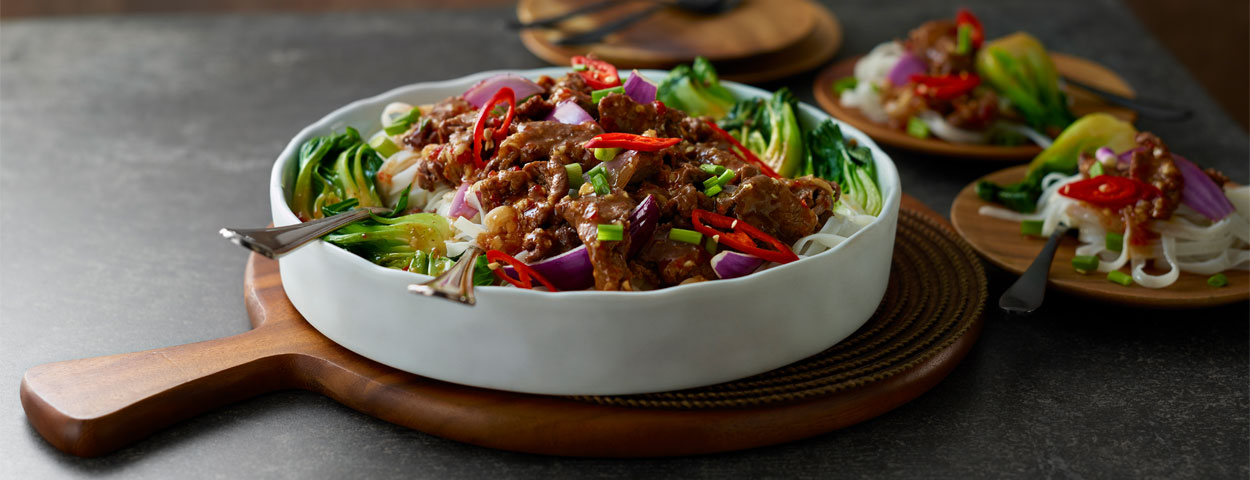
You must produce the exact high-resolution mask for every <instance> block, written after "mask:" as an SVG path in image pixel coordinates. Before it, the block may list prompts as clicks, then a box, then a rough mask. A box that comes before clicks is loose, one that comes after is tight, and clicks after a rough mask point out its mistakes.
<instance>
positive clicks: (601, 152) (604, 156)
mask: <svg viewBox="0 0 1250 480" xmlns="http://www.w3.org/2000/svg"><path fill="white" fill-rule="evenodd" d="M594 150H595V158H597V159H599V161H600V162H611V161H612V159H613V158H616V156H617V155H618V154H620V153H621V149H619V148H596V149H594Z"/></svg>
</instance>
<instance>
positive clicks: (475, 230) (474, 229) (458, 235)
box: [443, 190, 486, 257]
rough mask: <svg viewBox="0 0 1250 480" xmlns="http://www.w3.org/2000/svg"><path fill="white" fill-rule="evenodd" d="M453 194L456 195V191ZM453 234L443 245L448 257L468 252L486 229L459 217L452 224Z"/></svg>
mask: <svg viewBox="0 0 1250 480" xmlns="http://www.w3.org/2000/svg"><path fill="white" fill-rule="evenodd" d="M452 194H453V195H454V194H455V191H454V190H453V191H452ZM444 216H446V215H444ZM451 232H452V233H451V240H447V241H445V242H443V244H444V245H445V246H446V247H447V256H448V257H458V256H460V255H461V254H463V253H464V251H465V250H468V249H469V247H470V246H473V245H474V244H476V243H477V236H478V235H481V234H482V233H484V232H486V229H485V228H483V227H482V225H480V224H478V223H475V222H473V221H471V220H469V219H466V218H464V217H458V218H456V220H455V221H454V222H451Z"/></svg>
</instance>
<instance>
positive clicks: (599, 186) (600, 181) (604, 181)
mask: <svg viewBox="0 0 1250 480" xmlns="http://www.w3.org/2000/svg"><path fill="white" fill-rule="evenodd" d="M596 168H597V167H596ZM592 173H594V174H593V175H591V176H590V184H591V185H593V186H594V187H595V195H607V194H609V193H612V187H609V186H608V177H607V174H606V173H603V172H602V171H600V172H592Z"/></svg>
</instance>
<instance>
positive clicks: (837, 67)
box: [812, 52, 1137, 162]
mask: <svg viewBox="0 0 1250 480" xmlns="http://www.w3.org/2000/svg"><path fill="white" fill-rule="evenodd" d="M862 57H863V56H862V55H861V56H856V57H851V58H847V59H845V60H842V61H840V62H838V63H835V64H833V65H830V66H829V67H827V68H825V69H824V70H821V72H820V74H818V75H817V76H816V80H815V82H814V84H813V85H812V91H813V93H814V94H815V96H816V102H817V103H819V104H820V106H821V108H824V109H825V111H826V112H829V114H830V115H833V116H834V117H837V118H838V119H839V120H842V121H844V122H846V123H849V124H851V125H852V126H854V127H855V128H858V129H860V130H863V132H864V133H867V134H868V136H870V137H872V139H873V140H876V141H877V142H880V143H884V144H886V145H891V146H895V147H900V148H906V149H909V150H915V151H917V152H923V153H931V154H935V155H943V156H948V157H954V158H966V159H977V160H996V161H1006V162H1019V161H1023V160H1028V159H1031V158H1033V157H1035V156H1037V154H1038V153H1041V151H1042V149H1041V147H1038V146H1037V145H1031V144H1030V145H1020V146H1015V147H1003V146H995V145H967V144H959V143H950V142H947V141H943V140H940V139H937V138H933V137H930V138H916V137H913V136H911V135H908V134H907V132H904V131H902V130H896V129H893V128H890V127H889V126H887V125H883V124H880V123H877V122H874V121H872V120H870V119H868V117H866V116H864V114H862V113H860V111H859V109H856V108H852V107H844V106H842V102H841V101H840V100H839V99H838V98H837V96H836V95H835V94H834V93H833V83H834V82H836V81H837V80H838V79H840V78H843V77H849V76H853V75H854V74H855V63H856V62H858V61H859V59H860V58H862ZM1050 58H1051V60H1053V61H1054V62H1055V69H1056V70H1058V71H1059V74H1060V75H1063V76H1064V77H1068V78H1071V79H1074V80H1077V81H1080V82H1084V83H1086V84H1089V85H1092V86H1094V87H1098V88H1101V89H1103V90H1106V91H1108V92H1112V93H1117V94H1120V95H1122V96H1125V97H1128V98H1133V97H1135V96H1136V92H1134V91H1133V87H1131V86H1130V85H1129V84H1128V82H1126V81H1124V79H1123V78H1120V76H1119V75H1116V73H1115V72H1113V71H1111V70H1110V69H1108V68H1107V67H1104V66H1102V65H1099V64H1098V63H1095V62H1092V61H1090V60H1086V59H1083V58H1079V57H1075V56H1072V55H1067V54H1063V53H1054V52H1051V54H1050ZM1063 91H1064V93H1066V94H1067V95H1068V98H1069V99H1070V100H1071V102H1072V103H1071V106H1072V113H1074V114H1075V115H1076V116H1077V117H1078V118H1079V117H1081V116H1082V115H1085V114H1089V113H1094V112H1106V113H1109V114H1111V115H1114V116H1116V117H1118V118H1121V119H1124V120H1127V121H1128V122H1130V123H1132V122H1134V121H1136V120H1137V112H1135V111H1133V110H1131V109H1128V108H1124V107H1119V106H1116V105H1111V104H1109V103H1106V102H1105V101H1103V100H1102V99H1101V98H1099V97H1098V96H1096V95H1094V94H1092V93H1090V92H1088V91H1086V90H1082V89H1080V88H1077V87H1072V86H1066V85H1065V86H1064V87H1063Z"/></svg>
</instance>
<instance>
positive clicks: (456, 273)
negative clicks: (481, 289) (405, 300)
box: [408, 245, 482, 306]
mask: <svg viewBox="0 0 1250 480" xmlns="http://www.w3.org/2000/svg"><path fill="white" fill-rule="evenodd" d="M481 254H482V249H480V248H478V247H477V246H476V245H474V246H471V247H469V249H468V250H465V252H464V255H461V256H460V260H457V261H456V264H455V265H452V266H451V268H449V269H447V271H445V272H443V273H441V274H439V276H437V277H434V279H433V280H430V281H428V282H425V283H416V284H412V285H409V286H408V291H409V292H412V293H417V294H421V295H425V296H427V297H438V298H445V299H447V300H451V301H454V302H460V303H463V304H465V305H469V306H473V305H476V304H477V299H476V298H475V297H474V296H473V267H474V266H475V265H476V264H477V257H478V255H481Z"/></svg>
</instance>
